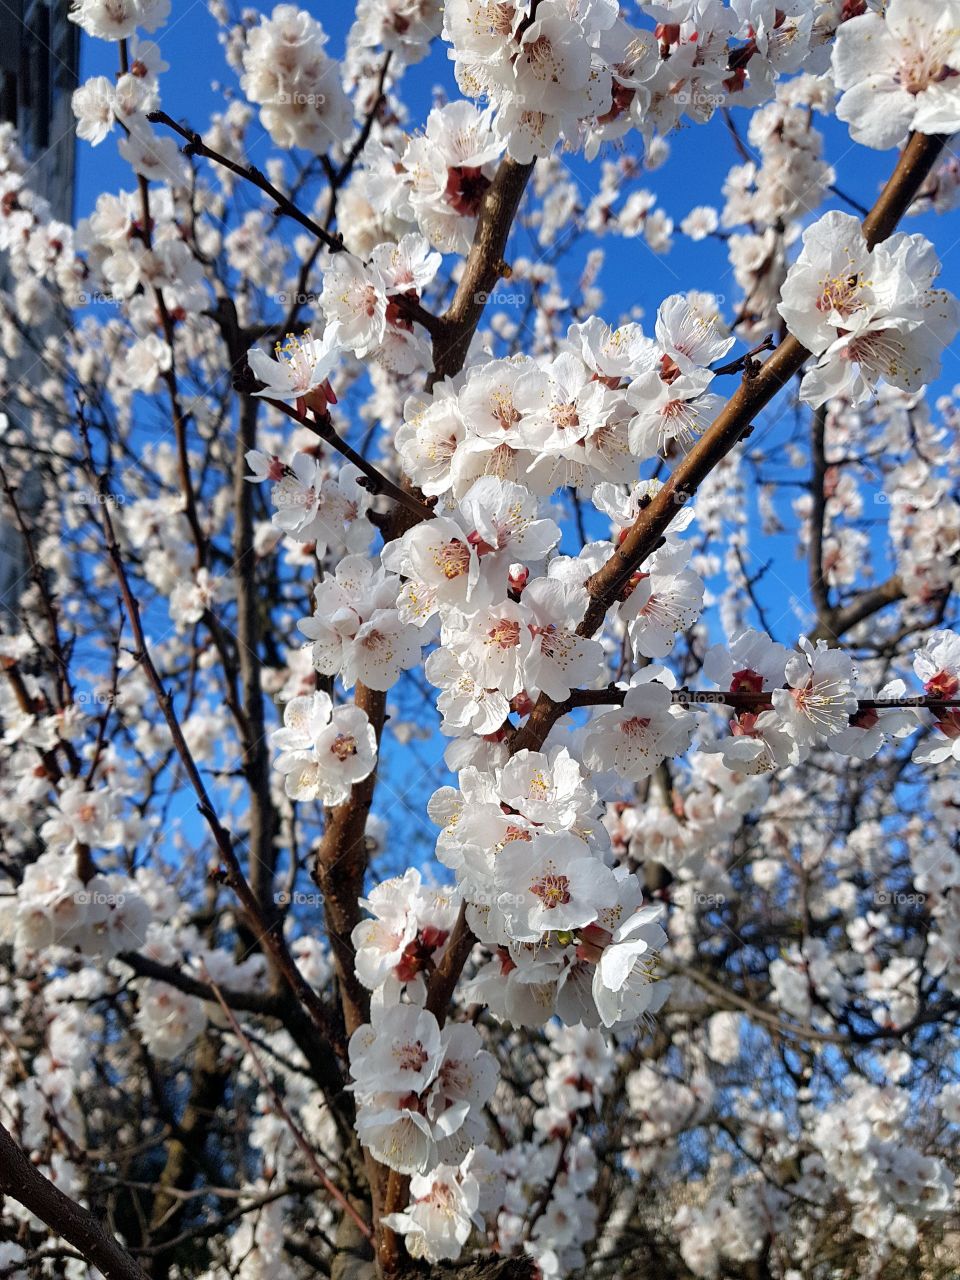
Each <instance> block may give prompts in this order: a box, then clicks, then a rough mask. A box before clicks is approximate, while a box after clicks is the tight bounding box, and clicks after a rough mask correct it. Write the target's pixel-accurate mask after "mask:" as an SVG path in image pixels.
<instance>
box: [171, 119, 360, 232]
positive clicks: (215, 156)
mask: <svg viewBox="0 0 960 1280" xmlns="http://www.w3.org/2000/svg"><path fill="white" fill-rule="evenodd" d="M147 119H148V120H149V121H151V122H152V123H153V124H164V125H166V126H167V128H168V129H172V130H173V131H174V133H178V134H179V135H180V137H181V138H183V139H184V140H185V141H186V144H187V145H186V146H185V147H184V148H183V152H184V155H188V156H203V157H205V159H207V160H212V161H214V163H215V164H219V165H222V166H223V168H224V169H229V170H230V172H231V173H235V174H236V175H237V177H238V178H243V179H244V181H246V182H249V183H251V184H252V185H253V186H255V187H256V188H257V190H258V191H262V192H263V194H264V195H265V196H268V197H269V198H270V199H271V200H272V201H273V203H274V204H275V205H276V207H277V209H278V210H279V212H280V213H282V214H285V215H286V217H288V218H292V219H293V221H294V222H299V223H300V225H301V226H302V227H306V229H307V230H308V231H309V232H310V233H311V234H312V235H315V236H316V237H317V239H318V240H321V241H323V243H324V244H325V245H326V247H327V248H328V249H329V250H330V252H331V253H340V252H341V251H342V250H343V237H342V236H341V235H340V234H339V232H337V233H335V234H331V232H329V231H328V230H327V229H326V227H321V225H320V223H319V222H315V221H314V220H313V218H311V217H309V215H308V214H305V213H304V212H303V210H302V209H298V208H297V206H296V205H295V204H294V203H293V202H292V201H291V200H288V199H287V197H286V196H285V195H284V194H283V192H282V191H280V190H278V189H277V188H276V187H275V186H274V185H273V183H272V182H271V181H270V180H269V179H268V178H267V177H265V176H264V174H262V173H261V172H260V170H259V169H257V168H256V167H255V166H254V165H252V164H249V165H242V164H237V162H236V161H235V160H230V159H229V158H228V157H227V156H225V155H222V154H221V153H220V152H219V151H214V149H213V147H208V146H207V144H206V143H205V142H204V140H203V139H202V138H201V137H200V135H199V133H194V131H193V130H192V129H186V128H184V126H183V125H181V124H177V122H176V120H174V119H173V118H172V116H168V115H167V113H166V111H149V112H148V113H147Z"/></svg>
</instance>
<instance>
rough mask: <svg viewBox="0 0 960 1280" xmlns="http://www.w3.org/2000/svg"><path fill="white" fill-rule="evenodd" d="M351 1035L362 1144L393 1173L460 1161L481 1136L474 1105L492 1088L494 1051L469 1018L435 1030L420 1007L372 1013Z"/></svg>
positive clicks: (422, 1170) (479, 1105) (477, 1106)
mask: <svg viewBox="0 0 960 1280" xmlns="http://www.w3.org/2000/svg"><path fill="white" fill-rule="evenodd" d="M373 1017H374V1020H373V1022H372V1023H369V1024H365V1025H364V1026H362V1027H358V1028H357V1030H356V1031H355V1032H354V1033H353V1035H352V1036H351V1038H350V1073H351V1075H352V1077H353V1086H352V1087H353V1090H354V1094H355V1096H356V1099H357V1133H358V1134H359V1136H360V1141H361V1142H362V1143H363V1145H364V1146H365V1147H366V1148H367V1149H368V1150H369V1151H370V1152H371V1153H372V1154H373V1155H374V1157H375V1158H376V1159H377V1160H379V1161H380V1163H381V1164H385V1165H387V1166H388V1167H389V1168H391V1169H396V1170H397V1171H398V1172H399V1173H410V1174H413V1173H426V1172H427V1170H429V1169H435V1168H436V1167H437V1166H438V1165H444V1164H459V1163H460V1161H461V1160H462V1159H463V1158H464V1157H465V1156H466V1155H467V1153H468V1152H469V1151H470V1150H471V1149H472V1148H473V1147H475V1146H476V1145H477V1144H478V1142H480V1141H481V1140H482V1137H483V1134H484V1128H485V1126H484V1124H483V1121H482V1120H481V1118H480V1114H479V1113H480V1111H481V1109H482V1107H483V1105H484V1103H486V1102H488V1101H489V1099H490V1097H491V1096H492V1094H493V1091H494V1088H495V1087H496V1081H497V1069H496V1064H495V1060H494V1058H493V1056H492V1055H491V1054H489V1053H487V1052H486V1050H485V1049H483V1048H481V1044H482V1041H481V1037H480V1033H479V1032H478V1031H477V1029H476V1027H474V1026H472V1025H471V1024H469V1023H450V1024H448V1025H447V1026H445V1027H444V1028H443V1030H442V1031H441V1030H440V1028H439V1026H438V1025H437V1020H436V1018H435V1017H434V1016H433V1014H432V1013H429V1012H428V1011H427V1010H426V1009H420V1008H418V1007H417V1006H416V1005H408V1004H398V1005H394V1006H392V1007H391V1008H388V1009H385V1010H383V1011H382V1012H378V1011H375V1012H374V1015H373Z"/></svg>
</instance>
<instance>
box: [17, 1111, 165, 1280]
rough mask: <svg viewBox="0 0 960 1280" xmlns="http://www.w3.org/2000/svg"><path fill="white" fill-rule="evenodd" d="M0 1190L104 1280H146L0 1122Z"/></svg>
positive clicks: (95, 1219) (91, 1216)
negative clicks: (36, 1165)
mask: <svg viewBox="0 0 960 1280" xmlns="http://www.w3.org/2000/svg"><path fill="white" fill-rule="evenodd" d="M0 1193H2V1194H3V1195H8V1196H10V1197H12V1199H14V1200H16V1201H17V1203H18V1204H22V1205H23V1207H24V1208H25V1209H28V1210H29V1211H30V1212H31V1213H33V1214H35V1215H36V1216H37V1217H38V1218H39V1219H40V1220H41V1222H45V1223H46V1224H47V1226H48V1227H49V1228H50V1229H51V1231H55V1232H56V1234H57V1235H58V1236H60V1237H61V1238H62V1239H64V1240H66V1241H67V1243H68V1244H72V1245H73V1247H74V1248H75V1249H76V1250H77V1252H78V1253H81V1254H82V1255H83V1257H84V1259H85V1260H86V1261H87V1262H89V1263H90V1265H91V1266H94V1267H96V1268H97V1270H98V1271H101V1272H102V1273H103V1275H104V1276H105V1277H106V1280H147V1277H146V1275H145V1274H144V1272H143V1271H142V1270H141V1268H140V1267H139V1265H138V1264H137V1263H136V1262H135V1261H134V1259H133V1258H131V1257H130V1255H129V1254H128V1253H127V1252H126V1251H125V1250H124V1249H122V1248H121V1247H120V1245H119V1244H118V1243H117V1241H116V1240H115V1239H114V1238H113V1236H112V1235H110V1234H109V1232H107V1231H106V1230H105V1229H104V1227H103V1224H102V1222H101V1220H100V1218H99V1217H97V1215H96V1214H94V1213H91V1212H90V1210H89V1209H84V1208H83V1207H82V1206H81V1205H79V1204H77V1202H76V1201H75V1200H71V1199H70V1197H69V1196H67V1195H64V1193H63V1192H62V1191H61V1190H60V1188H59V1187H57V1186H54V1184H53V1183H52V1182H51V1181H50V1180H49V1178H45V1177H44V1175H43V1174H42V1173H41V1172H40V1170H39V1169H37V1168H36V1167H35V1166H34V1165H33V1164H32V1163H31V1162H30V1160H29V1159H28V1158H27V1156H26V1154H25V1153H24V1152H23V1151H22V1150H21V1149H20V1147H19V1146H18V1145H17V1143H16V1142H14V1140H13V1138H12V1137H11V1136H10V1134H9V1133H8V1132H7V1130H6V1129H5V1128H4V1127H3V1125H2V1124H0Z"/></svg>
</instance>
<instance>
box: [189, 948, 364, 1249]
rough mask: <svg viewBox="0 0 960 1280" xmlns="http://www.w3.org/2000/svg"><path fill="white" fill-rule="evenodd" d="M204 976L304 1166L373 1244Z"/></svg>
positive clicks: (237, 1026)
mask: <svg viewBox="0 0 960 1280" xmlns="http://www.w3.org/2000/svg"><path fill="white" fill-rule="evenodd" d="M201 963H202V962H201ZM204 972H205V973H206V976H207V981H208V983H209V984H210V986H211V987H212V989H213V993H214V995H215V996H216V998H217V1003H218V1004H219V1005H220V1008H221V1009H222V1010H223V1012H224V1014H225V1016H226V1019H227V1021H228V1022H229V1023H230V1027H231V1029H232V1031H233V1033H234V1035H235V1036H236V1037H237V1039H238V1040H239V1041H240V1043H241V1044H242V1045H243V1047H244V1049H245V1050H246V1051H247V1054H248V1055H249V1057H250V1060H251V1062H252V1063H253V1069H254V1071H255V1072H256V1073H257V1076H258V1078H259V1080H260V1083H261V1084H262V1085H263V1087H264V1089H265V1090H266V1091H267V1093H268V1094H269V1096H270V1101H271V1103H272V1104H273V1109H274V1111H275V1112H276V1114H277V1115H278V1116H279V1117H280V1118H281V1120H283V1122H284V1124H285V1125H286V1126H287V1128H288V1129H289V1130H290V1135H291V1137H292V1138H293V1140H294V1142H295V1143H296V1144H297V1146H298V1147H299V1149H300V1151H301V1153H302V1154H303V1156H304V1159H305V1160H306V1161H307V1164H309V1166H310V1168H311V1169H312V1170H313V1172H314V1173H315V1174H316V1175H317V1177H318V1179H319V1180H320V1183H321V1185H322V1186H323V1188H324V1189H325V1190H326V1191H327V1193H328V1194H329V1195H330V1196H332V1197H333V1199H334V1200H336V1202H337V1203H338V1204H339V1205H340V1206H341V1208H342V1209H343V1211H344V1212H345V1213H347V1214H349V1216H350V1217H351V1218H352V1219H353V1221H354V1225H355V1226H356V1228H357V1230H358V1231H360V1233H361V1234H362V1235H364V1236H366V1238H367V1239H368V1240H372V1239H373V1232H372V1231H371V1230H370V1227H369V1226H368V1225H367V1223H366V1222H364V1220H363V1218H361V1217H360V1215H359V1213H357V1211H356V1209H355V1208H354V1207H353V1205H352V1204H351V1203H350V1201H349V1200H348V1199H347V1198H346V1196H345V1195H344V1194H343V1192H342V1191H341V1190H340V1188H339V1187H338V1186H336V1185H335V1184H334V1183H333V1182H331V1181H330V1178H329V1176H328V1175H327V1172H326V1170H325V1169H324V1168H323V1165H321V1163H320V1161H319V1160H318V1159H317V1153H316V1152H315V1151H314V1149H313V1147H311V1145H310V1143H309V1142H308V1141H307V1140H306V1138H305V1137H304V1136H303V1133H302V1131H301V1130H300V1128H299V1126H298V1125H297V1124H296V1122H295V1121H294V1119H293V1116H292V1115H291V1114H290V1112H289V1111H288V1110H287V1108H286V1107H285V1106H284V1104H283V1101H282V1100H281V1098H280V1095H279V1094H278V1093H277V1091H276V1089H275V1088H274V1086H273V1081H272V1080H271V1079H270V1077H269V1076H268V1075H267V1072H266V1070H265V1069H264V1066H263V1063H262V1062H261V1061H260V1058H259V1057H258V1055H257V1051H256V1050H255V1049H254V1047H253V1045H252V1044H251V1043H250V1039H249V1037H248V1036H247V1035H246V1033H245V1032H244V1030H243V1028H242V1027H241V1026H240V1023H239V1022H238V1021H237V1018H236V1015H235V1014H234V1012H233V1010H232V1009H231V1008H230V1006H229V1004H228V1003H227V1001H226V1000H225V999H224V997H223V996H222V995H221V994H220V989H219V987H218V986H217V984H216V983H215V982H214V980H213V979H212V978H211V977H210V974H209V973H208V972H207V969H206V966H205V965H204Z"/></svg>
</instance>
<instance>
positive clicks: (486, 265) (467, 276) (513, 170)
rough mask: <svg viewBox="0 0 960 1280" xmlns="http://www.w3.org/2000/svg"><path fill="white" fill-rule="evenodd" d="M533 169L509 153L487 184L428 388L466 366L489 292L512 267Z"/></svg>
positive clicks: (440, 330)
mask: <svg viewBox="0 0 960 1280" xmlns="http://www.w3.org/2000/svg"><path fill="white" fill-rule="evenodd" d="M531 173H533V164H532V163H531V164H518V163H517V162H516V160H511V159H510V158H509V156H506V157H504V159H503V160H501V161H500V167H499V168H498V169H497V172H496V175H495V176H494V179H493V182H491V184H490V186H489V187H488V188H487V191H486V193H485V195H484V197H483V203H482V204H481V206H480V215H479V217H478V219H477V229H476V232H475V234H474V237H473V244H472V245H471V246H470V253H469V254H468V255H467V260H466V263H465V264H464V268H463V274H462V276H461V277H460V283H459V284H458V285H457V291H456V293H455V294H454V295H453V301H452V302H451V303H450V306H449V307H448V308H447V310H446V311H445V312H444V314H443V315H442V316H441V317H440V319H439V323H438V326H437V332H436V334H435V335H434V340H433V373H432V374H431V376H430V380H429V383H428V390H430V389H432V388H433V386H434V384H435V383H437V382H440V381H441V380H442V379H443V378H449V377H452V376H453V375H454V374H455V373H459V372H460V370H461V369H462V368H463V362H464V361H465V360H466V358H467V351H468V350H469V348H470V342H471V340H472V339H473V335H474V333H475V332H476V330H477V325H478V324H479V323H480V317H481V316H482V315H483V310H484V307H485V306H486V305H487V297H488V296H489V294H490V293H491V292H492V290H493V288H494V286H495V285H496V283H497V281H498V280H499V279H500V277H501V276H502V275H504V274H505V273H506V271H507V268H506V264H505V263H504V261H503V254H504V251H505V249H506V247H507V240H508V238H509V236H510V229H511V227H512V226H513V220H514V217H515V216H516V213H517V209H518V208H519V207H520V201H521V199H522V198H523V193H524V191H525V190H526V186H527V182H528V180H529V178H530V175H531Z"/></svg>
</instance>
